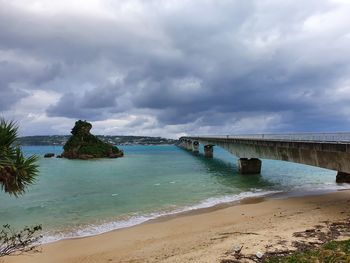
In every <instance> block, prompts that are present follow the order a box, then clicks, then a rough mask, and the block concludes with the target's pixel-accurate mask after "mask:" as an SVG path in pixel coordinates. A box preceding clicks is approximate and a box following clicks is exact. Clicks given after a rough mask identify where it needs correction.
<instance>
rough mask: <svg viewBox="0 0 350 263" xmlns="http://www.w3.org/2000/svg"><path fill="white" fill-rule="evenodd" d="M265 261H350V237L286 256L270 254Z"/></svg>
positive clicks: (332, 262) (326, 262) (301, 262)
mask: <svg viewBox="0 0 350 263" xmlns="http://www.w3.org/2000/svg"><path fill="white" fill-rule="evenodd" d="M264 262H266V263H347V262H350V239H349V240H345V241H331V242H328V243H326V244H324V245H322V246H321V247H319V248H317V249H311V250H306V251H304V252H296V253H294V254H292V255H288V256H283V257H279V256H272V257H268V258H266V259H265V260H264Z"/></svg>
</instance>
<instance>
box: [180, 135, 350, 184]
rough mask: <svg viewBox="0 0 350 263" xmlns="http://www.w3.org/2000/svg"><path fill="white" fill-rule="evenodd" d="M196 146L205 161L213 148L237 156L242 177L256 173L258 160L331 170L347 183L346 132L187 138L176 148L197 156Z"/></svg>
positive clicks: (349, 152)
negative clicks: (299, 164) (201, 146)
mask: <svg viewBox="0 0 350 263" xmlns="http://www.w3.org/2000/svg"><path fill="white" fill-rule="evenodd" d="M200 144H202V145H203V146H204V156H205V157H207V158H213V155H214V146H219V147H222V148H223V149H225V150H227V151H228V152H230V153H232V154H233V155H235V156H237V157H238V158H239V159H238V170H239V172H240V173H242V174H259V173H260V171H261V160H260V158H261V159H273V160H281V161H288V162H294V163H301V164H307V165H312V166H317V167H322V168H327V169H331V170H335V171H337V172H338V173H337V177H336V181H337V182H339V183H344V182H348V183H350V132H349V133H299V134H253V135H234V136H232V135H226V136H187V137H181V138H180V139H179V145H178V146H180V147H182V148H184V149H186V150H189V151H192V152H194V153H199V145H200Z"/></svg>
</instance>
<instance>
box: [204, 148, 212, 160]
mask: <svg viewBox="0 0 350 263" xmlns="http://www.w3.org/2000/svg"><path fill="white" fill-rule="evenodd" d="M213 156H214V146H213V145H204V157H206V158H213Z"/></svg>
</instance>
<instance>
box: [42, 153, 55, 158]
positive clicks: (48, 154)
mask: <svg viewBox="0 0 350 263" xmlns="http://www.w3.org/2000/svg"><path fill="white" fill-rule="evenodd" d="M54 156H55V154H54V153H45V155H44V158H51V157H54Z"/></svg>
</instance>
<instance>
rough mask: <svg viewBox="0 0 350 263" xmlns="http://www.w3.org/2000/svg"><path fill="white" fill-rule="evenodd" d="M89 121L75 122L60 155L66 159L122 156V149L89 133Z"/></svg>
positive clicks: (90, 126)
mask: <svg viewBox="0 0 350 263" xmlns="http://www.w3.org/2000/svg"><path fill="white" fill-rule="evenodd" d="M91 128H92V125H91V123H89V122H87V121H82V120H79V121H77V122H75V126H74V128H73V129H72V131H71V133H72V136H71V137H70V138H69V139H68V141H67V142H66V144H65V145H64V146H63V150H64V151H63V153H62V155H61V157H63V158H67V159H82V160H87V159H93V158H118V157H123V155H124V153H123V151H121V150H119V149H118V147H116V146H113V145H112V144H109V143H106V142H103V141H101V140H100V139H98V138H97V137H96V136H95V135H93V134H91V133H90V130H91Z"/></svg>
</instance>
